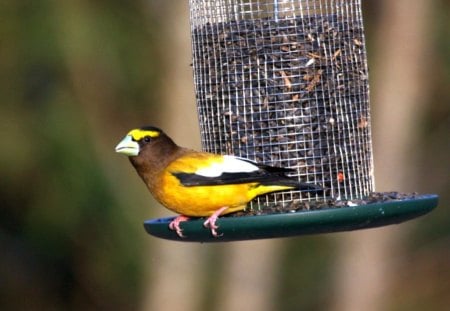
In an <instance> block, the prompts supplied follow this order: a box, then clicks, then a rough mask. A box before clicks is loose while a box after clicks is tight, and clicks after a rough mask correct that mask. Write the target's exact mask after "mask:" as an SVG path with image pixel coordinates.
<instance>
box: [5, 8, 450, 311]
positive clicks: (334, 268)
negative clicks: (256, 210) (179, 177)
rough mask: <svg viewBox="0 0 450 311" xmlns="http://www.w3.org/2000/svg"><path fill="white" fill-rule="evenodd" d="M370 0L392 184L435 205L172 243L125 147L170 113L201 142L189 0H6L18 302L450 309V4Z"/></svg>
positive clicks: (378, 128)
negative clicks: (336, 223)
mask: <svg viewBox="0 0 450 311" xmlns="http://www.w3.org/2000/svg"><path fill="white" fill-rule="evenodd" d="M363 2H364V17H365V24H366V37H367V41H368V53H369V65H370V70H371V72H370V73H371V77H370V78H371V99H372V110H373V133H374V148H375V164H376V177H377V190H380V191H385V190H399V191H405V192H412V191H417V192H419V193H438V194H439V195H440V204H439V207H438V208H437V209H436V210H435V211H433V212H432V213H431V214H430V215H427V216H425V217H422V218H420V219H418V220H415V221H412V222H409V223H407V224H403V225H400V226H391V227H388V228H384V229H374V230H366V231H359V232H353V233H339V234H333V235H321V236H311V237H299V238H290V239H277V240H271V241H255V242H240V243H231V244H225V245H199V244H184V243H177V242H170V241H163V240H158V239H156V238H154V237H151V236H148V235H147V234H146V233H145V232H144V230H143V226H142V223H143V220H145V219H147V218H154V217H159V216H162V215H171V214H170V213H169V212H168V211H166V210H165V209H163V208H161V207H160V206H159V205H157V204H156V203H155V202H154V201H153V199H152V198H151V197H150V194H148V193H147V191H146V188H145V187H144V185H143V184H142V183H141V181H140V180H139V179H138V177H137V175H136V174H135V173H134V171H133V169H132V167H131V166H130V165H129V163H128V161H127V159H126V158H124V157H123V156H120V155H117V154H115V153H114V146H115V144H116V143H117V142H118V141H119V140H120V139H121V138H122V137H123V135H124V134H125V133H126V132H127V131H128V130H129V129H130V128H133V127H136V126H140V125H145V124H153V125H157V126H160V127H163V128H164V129H165V130H166V131H167V132H168V133H169V134H170V135H171V136H173V137H174V138H175V139H176V141H178V142H179V143H180V144H182V145H185V146H190V147H192V148H200V146H199V141H200V140H199V131H198V124H197V120H196V112H195V109H196V108H195V101H194V92H193V81H192V72H191V67H190V62H191V54H190V37H189V36H190V33H189V21H188V2H187V1H163V0H147V1H143V0H141V1H117V0H113V1H111V0H110V1H87V0H74V1H51V0H43V1H29V0H28V1H27V0H23V1H14V0H9V1H8V0H6V1H1V2H0V96H1V105H0V142H1V144H0V146H1V147H0V148H1V151H0V309H1V310H186V311H190V310H235V309H236V308H239V309H241V310H361V307H364V310H424V309H425V308H426V309H427V310H444V309H446V308H447V307H448V305H450V295H449V294H448V292H449V290H450V281H449V280H450V260H449V259H450V214H449V213H448V207H449V202H450V191H449V190H450V178H449V175H450V174H449V172H450V169H449V168H450V161H449V159H450V139H449V134H450V88H449V86H450V39H449V38H450V14H449V12H450V4H449V2H448V1H445V0H431V1H425V0H417V1H413V2H410V1H406V0H399V1H388V0H383V1H375V0H366V1H363Z"/></svg>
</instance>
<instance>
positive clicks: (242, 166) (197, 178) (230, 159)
mask: <svg viewBox="0 0 450 311" xmlns="http://www.w3.org/2000/svg"><path fill="white" fill-rule="evenodd" d="M195 159H196V160H197V158H195ZM184 160H185V161H189V159H184ZM196 160H194V158H193V159H192V160H191V161H190V164H192V163H194V162H195V161H196ZM197 163H198V164H197V167H196V168H195V169H194V170H192V171H189V172H186V171H183V170H182V169H180V168H178V169H174V170H172V171H171V173H172V175H174V176H175V177H176V178H178V180H180V182H181V184H182V185H183V186H186V187H189V186H213V185H229V184H242V183H251V182H260V183H264V184H267V183H274V182H276V181H277V180H278V179H280V178H282V179H285V178H286V176H285V174H286V173H288V172H292V170H289V169H285V168H277V167H272V166H267V165H261V164H257V163H255V162H253V161H250V160H247V159H243V158H239V157H234V156H219V157H214V158H206V159H203V160H202V161H201V162H197ZM205 163H206V165H205Z"/></svg>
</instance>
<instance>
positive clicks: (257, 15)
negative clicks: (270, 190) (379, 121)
mask: <svg viewBox="0 0 450 311" xmlns="http://www.w3.org/2000/svg"><path fill="white" fill-rule="evenodd" d="M189 4H190V25H191V37H192V52H193V71H194V84H195V85H194V86H195V94H196V100H197V108H198V117H199V124H200V130H201V141H202V147H203V150H205V151H208V152H212V153H219V154H232V155H236V156H239V157H243V158H247V159H250V160H254V161H256V162H259V163H264V164H267V165H271V166H279V167H287V168H292V169H294V170H295V173H294V174H293V175H292V176H294V177H297V178H298V179H299V180H301V181H303V182H308V183H314V184H318V185H321V186H322V187H324V188H325V189H326V191H325V192H324V193H322V194H309V193H305V192H301V191H286V192H281V193H275V194H269V195H264V196H260V197H258V198H257V199H255V200H254V201H252V202H251V203H250V204H249V207H248V209H249V211H251V212H250V214H252V215H246V214H245V213H244V215H240V216H238V217H236V216H234V217H233V216H229V217H222V218H220V219H219V220H218V222H217V224H218V225H219V232H220V233H222V236H220V237H218V238H214V237H212V236H210V233H209V231H208V230H205V229H204V228H203V227H202V223H203V221H202V220H200V219H199V220H191V221H188V222H186V223H183V225H182V228H183V230H184V231H183V232H184V235H185V236H186V238H180V237H178V236H177V235H176V233H174V232H171V231H170V230H169V229H168V228H167V226H168V223H169V222H170V221H171V218H167V219H157V220H150V221H147V222H146V223H145V228H146V229H147V231H148V232H149V233H150V234H153V235H155V236H158V237H162V238H168V239H174V240H182V241H200V242H202V241H232V240H246V239H256V238H269V237H281V236H292V235H300V234H313V233H325V232H335V231H344V230H354V229H361V228H369V227H377V226H382V225H387V224H392V223H399V222H402V221H405V220H408V219H411V218H414V217H417V216H419V215H422V214H424V213H427V212H428V211H430V210H431V209H432V208H434V207H435V206H436V205H437V196H435V195H424V196H420V195H413V196H402V195H399V194H396V193H395V194H392V193H391V194H384V195H379V194H375V195H374V189H375V186H374V177H373V157H372V138H371V114H370V105H369V80H368V68H367V55H366V46H365V37H364V27H363V20H362V12H361V0H271V1H263V0H190V1H189ZM368 198H369V199H368ZM261 214H262V215H261Z"/></svg>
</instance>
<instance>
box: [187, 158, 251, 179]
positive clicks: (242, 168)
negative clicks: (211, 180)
mask: <svg viewBox="0 0 450 311" xmlns="http://www.w3.org/2000/svg"><path fill="white" fill-rule="evenodd" d="M248 161H249V160H244V159H242V158H238V157H234V156H230V155H225V156H223V161H222V162H216V163H212V164H211V165H210V166H208V167H204V168H201V169H198V170H197V171H196V172H195V174H197V175H201V176H205V177H218V176H220V175H222V174H223V173H248V172H254V171H257V170H259V168H258V167H257V166H256V165H254V164H252V163H251V162H248Z"/></svg>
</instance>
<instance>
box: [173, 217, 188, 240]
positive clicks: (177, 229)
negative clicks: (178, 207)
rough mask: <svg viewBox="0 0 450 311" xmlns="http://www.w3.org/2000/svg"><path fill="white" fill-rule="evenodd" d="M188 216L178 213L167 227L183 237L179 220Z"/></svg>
mask: <svg viewBox="0 0 450 311" xmlns="http://www.w3.org/2000/svg"><path fill="white" fill-rule="evenodd" d="M188 219H189V217H187V216H184V215H178V216H177V217H176V218H175V219H174V220H172V221H171V222H170V224H169V229H170V230H174V231H175V232H176V233H177V235H178V236H179V237H180V238H184V237H185V236H184V235H183V229H181V228H180V222H182V221H186V220H188Z"/></svg>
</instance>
